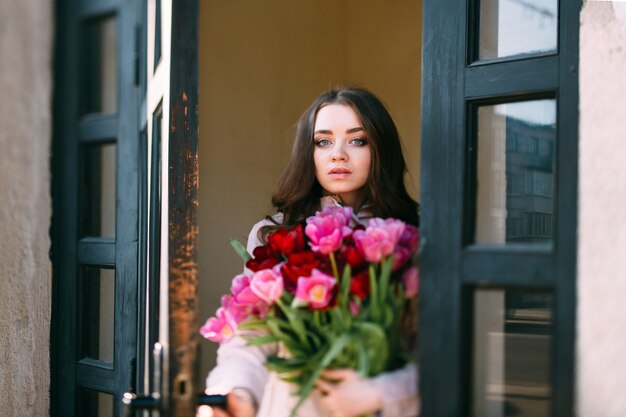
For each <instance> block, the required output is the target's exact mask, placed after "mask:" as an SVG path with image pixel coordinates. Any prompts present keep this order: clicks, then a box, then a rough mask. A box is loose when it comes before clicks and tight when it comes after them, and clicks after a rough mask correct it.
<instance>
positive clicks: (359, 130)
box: [313, 127, 365, 135]
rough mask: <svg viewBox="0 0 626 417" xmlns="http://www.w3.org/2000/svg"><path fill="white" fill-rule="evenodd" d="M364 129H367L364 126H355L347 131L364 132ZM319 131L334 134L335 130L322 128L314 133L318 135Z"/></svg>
mask: <svg viewBox="0 0 626 417" xmlns="http://www.w3.org/2000/svg"><path fill="white" fill-rule="evenodd" d="M362 131H365V129H364V128H362V127H353V128H352V129H348V130H346V133H354V132H362ZM318 133H322V134H324V135H332V134H333V131H332V130H324V129H321V130H316V131H315V132H313V134H314V135H317V134H318Z"/></svg>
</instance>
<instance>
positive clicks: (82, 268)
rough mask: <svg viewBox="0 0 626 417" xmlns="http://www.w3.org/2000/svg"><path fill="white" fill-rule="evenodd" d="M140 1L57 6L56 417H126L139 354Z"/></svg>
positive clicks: (69, 1) (72, 0)
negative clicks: (124, 402)
mask: <svg viewBox="0 0 626 417" xmlns="http://www.w3.org/2000/svg"><path fill="white" fill-rule="evenodd" d="M140 10H141V8H140V2H138V1H130V2H128V1H127V2H122V1H116V0H89V1H87V0H85V1H76V0H60V1H59V2H57V25H56V26H57V49H56V62H55V65H56V66H55V95H54V140H53V146H54V149H53V204H54V214H53V227H52V234H53V246H52V254H53V283H54V285H53V291H54V293H53V318H52V323H53V331H52V343H51V346H52V348H51V361H52V384H51V385H52V395H51V415H54V416H64V417H65V416H68V417H71V416H87V415H90V416H118V415H120V403H119V400H118V399H119V398H120V396H121V394H122V393H123V392H124V391H125V390H127V389H129V387H130V386H131V385H132V384H133V383H134V373H135V369H136V360H135V358H136V348H137V340H136V335H137V305H138V300H137V280H138V273H137V264H138V247H137V241H138V238H139V234H138V219H137V215H138V202H139V200H138V198H137V192H138V175H137V166H138V159H137V155H138V120H139V104H140V100H139V98H140V93H141V91H140V86H139V84H140V83H139V78H138V72H137V69H138V65H139V63H138V61H137V56H138V51H137V50H136V41H135V40H136V39H137V38H136V37H137V36H138V35H139V22H140V21H139V17H140Z"/></svg>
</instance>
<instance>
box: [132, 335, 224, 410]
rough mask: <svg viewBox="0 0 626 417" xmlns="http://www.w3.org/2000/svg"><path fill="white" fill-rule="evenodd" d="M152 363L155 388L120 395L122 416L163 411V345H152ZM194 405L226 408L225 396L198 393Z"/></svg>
mask: <svg viewBox="0 0 626 417" xmlns="http://www.w3.org/2000/svg"><path fill="white" fill-rule="evenodd" d="M152 361H153V365H154V374H153V380H152V384H153V385H152V386H153V387H154V388H155V389H154V391H153V392H152V393H151V394H148V395H137V394H136V393H134V392H133V389H134V388H133V387H131V389H130V390H129V391H128V392H125V393H124V394H123V395H122V404H123V416H124V417H133V416H134V414H135V412H136V411H140V410H152V411H163V408H164V401H162V398H161V391H162V389H163V384H162V380H161V376H162V375H163V368H162V367H163V345H161V344H160V343H159V342H157V343H155V344H154V350H153V352H152ZM196 404H197V405H198V406H200V405H208V406H213V407H221V408H224V409H225V408H226V395H208V394H205V393H200V394H198V396H197V397H196Z"/></svg>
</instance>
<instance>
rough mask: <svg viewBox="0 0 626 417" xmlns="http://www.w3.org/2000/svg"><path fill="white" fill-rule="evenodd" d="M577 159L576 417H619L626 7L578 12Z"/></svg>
mask: <svg viewBox="0 0 626 417" xmlns="http://www.w3.org/2000/svg"><path fill="white" fill-rule="evenodd" d="M579 152H580V161H579V178H580V179H579V187H580V192H579V238H578V242H579V243H578V268H579V269H578V313H577V323H578V343H577V358H578V359H577V365H578V366H577V398H578V405H577V410H578V415H579V416H581V417H586V416H594V417H605V416H606V417H609V416H611V417H622V416H626V395H625V394H624V386H626V353H625V352H626V308H625V307H624V298H625V297H626V226H625V225H626V162H625V161H626V2H606V1H592V0H588V1H587V2H586V3H585V4H584V7H583V10H582V13H581V32H580V148H579ZM572 279H574V277H572Z"/></svg>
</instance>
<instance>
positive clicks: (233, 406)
mask: <svg viewBox="0 0 626 417" xmlns="http://www.w3.org/2000/svg"><path fill="white" fill-rule="evenodd" d="M255 416H256V407H255V406H254V400H253V398H252V395H251V394H250V393H249V392H247V391H246V390H239V389H235V390H234V391H232V392H230V393H229V394H228V395H227V397H226V410H224V409H222V408H220V407H209V406H208V405H203V406H200V407H198V411H197V412H196V417H255Z"/></svg>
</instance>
